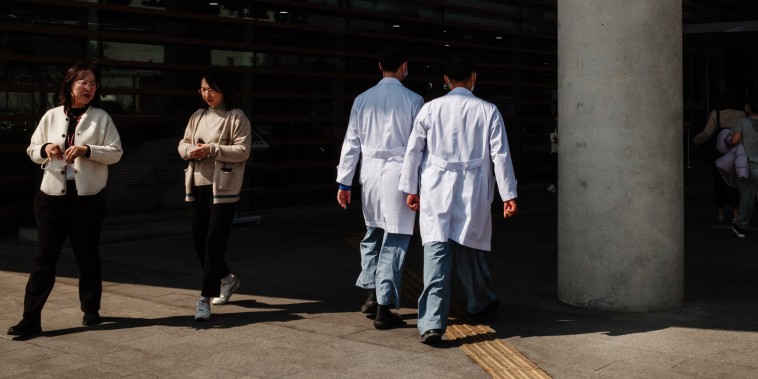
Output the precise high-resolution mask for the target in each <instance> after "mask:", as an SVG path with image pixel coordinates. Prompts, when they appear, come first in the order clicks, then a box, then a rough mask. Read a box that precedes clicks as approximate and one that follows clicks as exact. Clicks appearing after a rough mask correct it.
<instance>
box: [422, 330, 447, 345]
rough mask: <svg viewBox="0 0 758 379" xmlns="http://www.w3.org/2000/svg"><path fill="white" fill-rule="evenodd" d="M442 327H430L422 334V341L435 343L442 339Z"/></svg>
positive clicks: (430, 343) (428, 343) (429, 343)
mask: <svg viewBox="0 0 758 379" xmlns="http://www.w3.org/2000/svg"><path fill="white" fill-rule="evenodd" d="M442 334H443V333H442V329H429V330H427V331H425V332H424V334H422V335H421V343H425V344H427V345H434V344H436V343H438V342H440V341H442Z"/></svg>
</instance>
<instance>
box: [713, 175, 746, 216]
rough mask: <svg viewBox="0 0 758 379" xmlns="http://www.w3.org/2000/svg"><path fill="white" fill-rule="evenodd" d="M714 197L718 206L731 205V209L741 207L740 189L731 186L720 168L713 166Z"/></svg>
mask: <svg viewBox="0 0 758 379" xmlns="http://www.w3.org/2000/svg"><path fill="white" fill-rule="evenodd" d="M713 197H714V200H715V202H716V206H717V207H725V206H729V207H730V208H731V209H733V210H734V209H739V206H740V191H739V190H738V189H737V188H734V187H729V186H728V185H727V184H726V182H724V178H723V177H722V176H721V173H720V172H719V170H718V169H717V168H716V167H715V166H714V167H713Z"/></svg>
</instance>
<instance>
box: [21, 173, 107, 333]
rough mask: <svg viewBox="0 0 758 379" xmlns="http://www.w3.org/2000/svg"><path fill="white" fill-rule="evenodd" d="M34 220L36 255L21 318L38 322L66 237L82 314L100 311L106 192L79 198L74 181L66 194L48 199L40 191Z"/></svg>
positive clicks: (53, 279) (35, 200)
mask: <svg viewBox="0 0 758 379" xmlns="http://www.w3.org/2000/svg"><path fill="white" fill-rule="evenodd" d="M34 213H35V216H36V220H37V255H36V256H35V257H34V262H33V264H32V271H31V273H30V274H29V282H28V283H27V284H26V294H25V296H24V318H28V319H30V320H34V321H39V320H40V318H41V315H42V307H44V305H45V302H46V301H47V298H48V296H50V292H51V291H52V290H53V286H54V285H55V268H56V265H57V264H58V259H59V258H60V255H61V249H62V248H63V243H64V242H65V240H66V237H68V239H69V241H71V247H72V248H73V250H74V256H75V257H76V264H77V266H78V268H79V302H80V304H81V309H82V311H83V312H85V313H94V312H97V311H99V310H100V299H101V297H102V293H103V282H102V269H101V265H100V251H99V250H98V243H99V241H100V232H101V229H102V225H103V218H104V217H105V190H103V191H100V193H98V194H97V195H92V196H78V195H77V194H76V186H75V184H74V182H73V181H69V182H68V186H67V188H66V195H62V196H49V195H46V194H44V193H43V192H42V191H40V192H39V193H37V197H36V198H35V199H34Z"/></svg>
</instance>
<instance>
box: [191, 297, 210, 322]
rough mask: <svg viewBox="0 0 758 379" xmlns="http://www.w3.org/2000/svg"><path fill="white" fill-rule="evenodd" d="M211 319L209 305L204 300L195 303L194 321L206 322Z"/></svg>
mask: <svg viewBox="0 0 758 379" xmlns="http://www.w3.org/2000/svg"><path fill="white" fill-rule="evenodd" d="M210 319H211V305H210V304H208V302H207V301H205V300H198V301H197V308H196V309H195V321H208V320H210Z"/></svg>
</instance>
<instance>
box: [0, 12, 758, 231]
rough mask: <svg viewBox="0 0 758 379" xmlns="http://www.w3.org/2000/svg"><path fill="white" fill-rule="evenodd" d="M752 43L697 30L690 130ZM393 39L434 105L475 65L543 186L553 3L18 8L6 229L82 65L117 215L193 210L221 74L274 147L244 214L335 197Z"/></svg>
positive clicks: (2, 61)
mask: <svg viewBox="0 0 758 379" xmlns="http://www.w3.org/2000/svg"><path fill="white" fill-rule="evenodd" d="M683 3H684V20H683V21H684V22H685V24H687V23H707V22H726V21H740V20H750V19H755V18H756V17H755V16H756V14H755V9H756V7H755V3H756V2H755V1H728V2H727V1H723V2H722V1H716V2H713V1H684V2H683ZM727 3H728V6H727ZM733 35H734V34H733ZM742 35H745V34H744V33H743V34H742ZM742 38H743V39H742V40H740V41H733V39H732V37H731V36H726V34H725V33H705V34H703V33H701V34H697V35H691V36H690V35H685V47H686V48H685V54H686V57H685V65H686V67H685V72H686V73H685V75H686V76H685V83H690V85H689V87H687V88H686V91H685V96H684V102H685V112H687V115H686V116H685V120H686V125H685V126H684V127H683V135H686V134H687V132H688V131H689V130H691V129H692V130H695V129H699V128H701V126H700V125H701V124H702V121H703V120H704V119H705V116H704V112H705V109H707V108H708V106H709V105H708V104H707V103H708V102H709V101H710V98H711V97H712V96H713V95H711V93H712V92H717V89H714V88H717V87H718V86H719V85H720V84H718V83H719V82H720V81H723V80H725V79H728V78H727V77H732V76H734V77H740V76H747V77H752V78H755V74H756V73H755V69H754V68H753V67H755V64H754V63H755V54H753V55H752V56H751V57H748V58H745V59H747V60H741V59H742V58H744V56H745V55H746V53H745V51H747V50H749V49H747V48H746V44H748V41H749V39H747V38H744V37H742ZM753 40H754V38H753ZM385 41H397V42H402V43H404V44H405V45H407V46H408V47H409V48H410V49H411V55H410V76H409V77H408V78H407V79H406V80H405V82H404V83H405V84H406V85H407V86H408V87H410V88H411V89H413V90H414V91H416V92H418V93H419V94H421V95H422V96H424V97H425V98H426V99H432V98H435V97H438V96H441V95H443V94H444V93H445V92H446V88H444V85H443V80H442V75H441V70H442V68H441V66H442V61H443V59H444V57H445V56H446V54H447V53H448V51H450V50H451V49H457V50H462V51H464V52H466V53H468V54H471V55H472V56H473V57H474V58H475V60H476V61H477V63H478V72H479V76H478V78H479V80H478V82H477V87H476V93H477V95H478V96H480V97H482V98H484V99H486V100H488V101H491V102H493V103H495V104H497V105H498V107H499V108H500V111H501V113H502V114H503V116H504V117H505V121H506V128H507V132H508V136H509V140H510V145H511V150H512V153H513V155H514V163H515V166H516V171H517V175H518V177H519V181H520V182H521V183H530V182H535V183H536V182H540V181H545V180H546V177H547V167H546V165H547V157H548V152H549V142H548V138H547V131H546V124H547V123H548V120H549V119H550V116H551V114H552V113H553V112H554V111H555V109H556V103H555V101H556V98H557V94H556V87H557V77H556V66H557V64H556V51H557V46H556V43H557V20H556V0H514V1H503V0H445V1H442V0H408V1H405V0H403V1H401V0H397V1H394V0H385V1H368V0H312V1H293V0H267V1H266V0H264V1H253V0H226V1H224V0H219V1H215V2H210V1H207V0H204V1H198V0H121V1H114V0H108V1H104V0H101V1H75V0H6V1H2V2H0V159H2V161H3V162H4V163H5V164H4V165H3V170H2V173H0V191H2V192H0V195H2V196H0V234H14V233H16V230H17V228H18V227H19V225H30V224H32V223H33V217H32V200H33V195H34V193H35V192H36V190H37V186H38V180H39V177H40V171H41V170H39V168H38V167H37V166H36V165H34V164H32V163H31V162H30V161H29V159H28V157H27V156H26V154H25V153H24V150H25V149H26V146H27V145H28V142H29V137H30V136H31V133H32V132H33V130H34V128H35V127H36V124H37V122H38V121H39V118H40V116H41V115H42V114H43V113H44V112H45V111H46V110H48V109H50V108H51V107H54V106H55V105H56V101H55V94H56V92H57V91H58V87H59V85H60V81H61V78H62V76H63V74H64V72H65V70H66V69H67V68H68V67H69V66H70V65H71V64H72V63H73V62H75V61H77V60H81V59H89V58H96V59H98V60H99V61H100V66H101V68H102V86H103V93H104V95H105V96H104V99H103V100H104V106H103V107H104V108H105V109H106V110H108V111H109V113H110V114H111V115H112V117H113V119H114V121H115V123H116V126H117V128H118V130H119V132H120V133H121V136H122V140H123V145H124V151H125V154H124V157H123V159H122V161H121V162H120V163H118V164H116V165H114V166H112V168H111V171H110V172H111V178H110V181H109V188H108V198H109V211H110V212H111V213H145V214H149V213H151V212H157V211H162V210H171V209H179V208H181V207H183V206H184V204H183V185H182V176H183V168H184V163H183V161H181V159H179V157H178V154H177V153H176V144H177V142H178V140H179V139H180V138H181V134H182V131H183V130H184V128H185V126H186V122H187V119H188V118H189V115H190V114H191V113H192V112H193V111H194V110H195V109H197V107H198V106H199V105H200V102H199V97H198V95H197V93H196V90H197V88H198V87H199V75H200V73H201V72H202V71H203V70H204V69H205V68H207V67H208V66H209V65H218V66H223V67H225V68H226V69H227V71H229V72H230V73H232V75H233V76H234V77H235V79H236V80H235V81H236V83H238V90H239V91H240V92H241V94H242V95H243V99H244V105H243V110H244V111H245V112H246V113H247V115H248V117H249V118H250V120H251V121H252V124H253V127H254V130H255V131H256V133H257V134H258V135H259V136H261V137H262V138H263V139H264V140H265V141H266V142H267V144H268V148H267V149H261V150H256V151H254V152H253V157H252V158H251V160H250V161H249V162H248V166H247V170H248V172H247V175H246V181H245V186H244V189H243V191H244V192H243V200H242V202H241V203H240V208H241V209H242V210H255V209H261V208H278V207H292V206H299V205H307V204H319V203H331V202H332V201H333V197H334V189H335V183H334V178H335V172H336V170H335V166H336V164H337V161H338V158H339V151H340V146H341V143H342V138H343V136H344V131H345V127H346V124H347V118H348V116H349V111H350V106H351V104H352V100H353V98H354V97H355V96H356V95H357V94H359V93H360V92H362V91H364V90H365V89H367V88H368V87H370V86H372V85H374V84H375V83H376V82H377V81H378V80H379V78H380V73H379V71H378V70H377V62H376V52H377V50H378V48H379V46H381V44H382V43H383V42H385ZM751 46H752V45H751ZM747 55H749V54H747ZM735 57H736V58H735ZM687 67H690V68H689V69H688V68H687ZM746 70H747V71H749V72H748V73H743V72H744V71H746ZM703 77H705V79H703ZM688 78H689V79H688ZM753 80H754V79H753ZM703 81H705V82H703ZM703 83H707V84H703ZM688 104H689V108H687V105H688Z"/></svg>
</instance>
